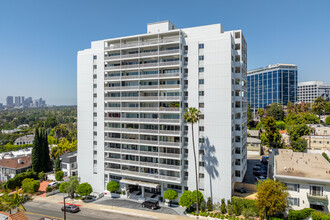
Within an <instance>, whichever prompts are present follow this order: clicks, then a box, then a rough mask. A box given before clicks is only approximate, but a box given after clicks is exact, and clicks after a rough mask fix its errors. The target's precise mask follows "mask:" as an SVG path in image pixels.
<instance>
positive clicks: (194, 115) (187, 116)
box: [183, 107, 200, 214]
mask: <svg viewBox="0 0 330 220" xmlns="http://www.w3.org/2000/svg"><path fill="white" fill-rule="evenodd" d="M199 114H200V111H199V110H197V109H196V108H191V107H190V108H188V109H187V110H186V112H185V113H184V115H183V117H184V120H185V121H186V122H187V123H190V124H191V135H192V144H193V151H194V159H195V176H196V213H197V214H198V211H199V204H198V175H197V159H196V150H195V139H194V124H196V123H197V122H198V121H199Z"/></svg>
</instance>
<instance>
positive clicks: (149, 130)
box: [140, 129, 158, 134]
mask: <svg viewBox="0 0 330 220" xmlns="http://www.w3.org/2000/svg"><path fill="white" fill-rule="evenodd" d="M140 132H141V133H152V134H158V130H152V129H140Z"/></svg>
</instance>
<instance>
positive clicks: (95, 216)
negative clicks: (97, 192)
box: [24, 201, 147, 220]
mask: <svg viewBox="0 0 330 220" xmlns="http://www.w3.org/2000/svg"><path fill="white" fill-rule="evenodd" d="M24 207H25V208H26V215H27V216H28V218H29V219H30V220H38V219H40V218H41V217H51V218H57V219H61V220H63V212H62V211H61V207H62V205H61V204H50V203H40V202H34V201H31V202H28V203H26V204H25V205H24ZM132 218H133V217H132V216H131V215H124V214H119V213H112V212H106V211H100V210H94V209H87V208H83V207H82V208H81V211H80V212H78V213H67V220H85V219H86V220H87V219H88V220H104V219H124V220H125V219H132ZM134 219H137V220H142V219H147V218H145V217H137V216H134Z"/></svg>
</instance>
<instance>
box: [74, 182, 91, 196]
mask: <svg viewBox="0 0 330 220" xmlns="http://www.w3.org/2000/svg"><path fill="white" fill-rule="evenodd" d="M92 192H93V188H92V186H91V185H90V184H89V183H81V184H79V186H78V187H77V193H78V194H79V195H81V196H88V195H90V194H91V193H92Z"/></svg>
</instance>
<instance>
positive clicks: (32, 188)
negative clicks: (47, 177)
mask: <svg viewBox="0 0 330 220" xmlns="http://www.w3.org/2000/svg"><path fill="white" fill-rule="evenodd" d="M39 187H40V181H38V180H34V179H31V178H27V179H24V180H23V181H22V190H23V192H24V193H35V192H38V191H39Z"/></svg>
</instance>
